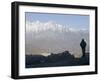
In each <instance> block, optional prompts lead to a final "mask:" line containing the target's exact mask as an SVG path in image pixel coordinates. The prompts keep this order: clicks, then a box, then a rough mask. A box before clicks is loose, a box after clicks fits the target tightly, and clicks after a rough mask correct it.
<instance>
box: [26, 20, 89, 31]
mask: <svg viewBox="0 0 100 81" xmlns="http://www.w3.org/2000/svg"><path fill="white" fill-rule="evenodd" d="M48 30H49V31H54V32H56V31H57V32H87V31H88V29H82V28H80V29H75V28H71V27H69V26H68V25H61V24H58V23H55V22H53V21H48V22H40V21H34V22H28V21H27V22H26V31H27V32H30V31H33V32H41V31H48Z"/></svg>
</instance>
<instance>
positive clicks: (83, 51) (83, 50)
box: [82, 48, 85, 57]
mask: <svg viewBox="0 0 100 81" xmlns="http://www.w3.org/2000/svg"><path fill="white" fill-rule="evenodd" d="M82 53H83V57H84V56H85V48H83V49H82Z"/></svg>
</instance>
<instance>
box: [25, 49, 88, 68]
mask: <svg viewBox="0 0 100 81" xmlns="http://www.w3.org/2000/svg"><path fill="white" fill-rule="evenodd" d="M25 61H26V62H25V63H26V64H25V67H26V68H35V67H56V66H79V65H89V53H86V54H85V56H82V57H80V58H75V57H74V56H73V55H71V54H70V53H69V51H64V52H62V53H58V54H53V53H51V55H48V56H43V55H27V54H26V57H25Z"/></svg>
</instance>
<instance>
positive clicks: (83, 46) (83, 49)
mask: <svg viewBox="0 0 100 81" xmlns="http://www.w3.org/2000/svg"><path fill="white" fill-rule="evenodd" d="M80 46H81V48H82V54H83V57H84V56H85V48H86V42H85V41H84V39H82V41H81V43H80Z"/></svg>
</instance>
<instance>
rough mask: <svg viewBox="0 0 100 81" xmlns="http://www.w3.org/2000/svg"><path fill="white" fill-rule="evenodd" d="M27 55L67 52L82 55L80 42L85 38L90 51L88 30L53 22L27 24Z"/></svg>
mask: <svg viewBox="0 0 100 81" xmlns="http://www.w3.org/2000/svg"><path fill="white" fill-rule="evenodd" d="M25 38H26V40H25V46H26V54H37V53H45V52H48V53H51V52H52V53H59V52H62V51H65V50H68V51H70V52H71V53H73V54H75V55H77V56H79V55H81V48H80V41H81V39H82V38H84V39H85V40H86V42H87V51H89V31H88V29H83V28H81V27H80V29H75V28H74V27H70V26H68V25H65V26H64V25H61V24H58V23H55V22H53V21H48V22H40V21H34V22H28V21H27V22H26V37H25Z"/></svg>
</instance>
